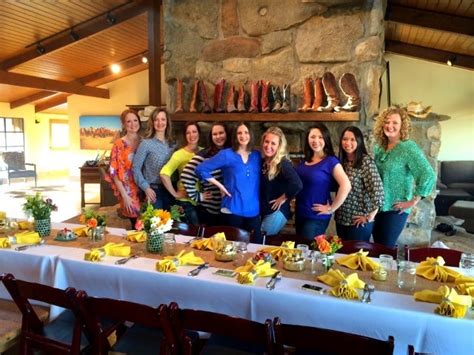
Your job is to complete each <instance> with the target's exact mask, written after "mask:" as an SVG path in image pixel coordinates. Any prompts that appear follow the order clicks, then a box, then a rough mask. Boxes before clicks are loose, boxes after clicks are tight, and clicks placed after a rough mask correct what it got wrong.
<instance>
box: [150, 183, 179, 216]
mask: <svg viewBox="0 0 474 355" xmlns="http://www.w3.org/2000/svg"><path fill="white" fill-rule="evenodd" d="M150 187H151V188H152V189H153V191H155V194H156V201H155V203H153V208H161V209H164V210H168V211H169V210H170V208H171V206H172V205H173V204H174V203H175V202H176V200H175V199H174V197H173V196H171V194H170V193H169V192H168V190H166V188H165V187H164V186H162V185H158V186H156V185H153V186H150Z"/></svg>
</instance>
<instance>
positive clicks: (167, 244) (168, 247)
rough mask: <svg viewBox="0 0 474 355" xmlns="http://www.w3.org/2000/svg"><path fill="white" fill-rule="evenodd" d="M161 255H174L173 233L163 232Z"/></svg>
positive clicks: (174, 242)
mask: <svg viewBox="0 0 474 355" xmlns="http://www.w3.org/2000/svg"><path fill="white" fill-rule="evenodd" d="M163 255H164V256H174V255H176V238H175V236H174V234H173V233H165V239H164V240H163Z"/></svg>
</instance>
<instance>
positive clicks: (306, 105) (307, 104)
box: [298, 78, 312, 112]
mask: <svg viewBox="0 0 474 355" xmlns="http://www.w3.org/2000/svg"><path fill="white" fill-rule="evenodd" d="M311 96H312V95H311V78H306V79H304V82H303V106H302V107H298V112H308V111H311V99H312V97H311Z"/></svg>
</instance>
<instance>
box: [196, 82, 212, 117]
mask: <svg viewBox="0 0 474 355" xmlns="http://www.w3.org/2000/svg"><path fill="white" fill-rule="evenodd" d="M199 97H200V98H201V102H202V111H201V112H202V113H211V112H212V109H211V107H210V106H209V99H208V97H207V91H206V85H205V84H204V81H202V80H199Z"/></svg>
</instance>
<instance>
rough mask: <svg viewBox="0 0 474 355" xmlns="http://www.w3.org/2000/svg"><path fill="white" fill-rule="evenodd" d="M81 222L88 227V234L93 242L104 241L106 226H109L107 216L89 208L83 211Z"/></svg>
mask: <svg viewBox="0 0 474 355" xmlns="http://www.w3.org/2000/svg"><path fill="white" fill-rule="evenodd" d="M79 221H80V222H81V223H84V224H85V225H86V226H87V228H88V232H87V234H88V235H89V236H90V237H91V239H92V240H93V241H96V240H101V239H103V237H104V233H105V226H106V225H107V218H106V216H105V215H103V214H100V213H98V212H97V211H94V210H93V209H90V208H87V209H84V210H83V212H82V215H81V217H79Z"/></svg>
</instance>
